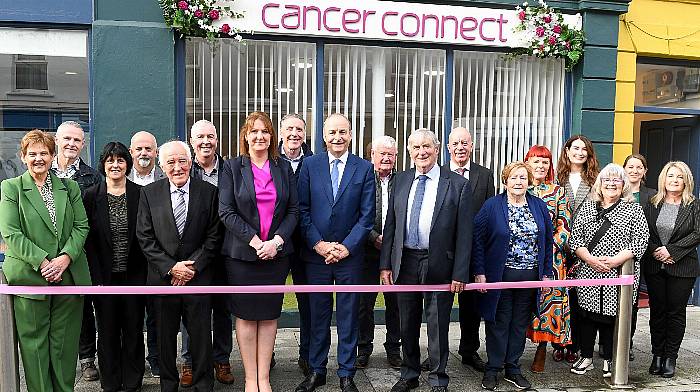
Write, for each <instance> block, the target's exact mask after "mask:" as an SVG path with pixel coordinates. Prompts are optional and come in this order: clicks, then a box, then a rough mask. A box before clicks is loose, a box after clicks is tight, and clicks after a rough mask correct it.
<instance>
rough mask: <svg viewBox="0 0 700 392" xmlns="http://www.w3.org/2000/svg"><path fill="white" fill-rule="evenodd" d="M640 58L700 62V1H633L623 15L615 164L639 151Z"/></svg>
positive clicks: (621, 22) (614, 140)
mask: <svg viewBox="0 0 700 392" xmlns="http://www.w3.org/2000/svg"><path fill="white" fill-rule="evenodd" d="M637 56H644V57H660V58H674V59H686V60H700V0H685V1H662V0H632V2H631V3H630V6H629V11H628V12H627V13H626V14H623V15H621V16H620V29H619V39H618V57H617V77H616V79H617V80H616V84H617V85H616V87H617V89H616V91H617V92H616V97H615V133H614V139H613V143H614V145H613V161H614V162H616V163H620V164H621V163H622V162H623V161H624V159H625V157H626V156H627V155H629V154H631V153H632V152H633V150H634V149H635V148H638V145H639V140H635V139H634V93H635V80H636V70H637Z"/></svg>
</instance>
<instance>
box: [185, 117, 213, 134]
mask: <svg viewBox="0 0 700 392" xmlns="http://www.w3.org/2000/svg"><path fill="white" fill-rule="evenodd" d="M204 125H206V126H209V127H212V128H214V132H215V133H216V126H215V125H214V123H212V122H211V121H209V120H199V121H197V122H195V123H194V124H192V128H190V135H192V132H193V131H194V130H195V129H198V128H199V127H201V126H204Z"/></svg>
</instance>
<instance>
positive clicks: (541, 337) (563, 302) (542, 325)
mask: <svg viewBox="0 0 700 392" xmlns="http://www.w3.org/2000/svg"><path fill="white" fill-rule="evenodd" d="M552 270H553V272H554V279H555V280H566V263H565V262H564V255H563V254H562V253H561V252H560V251H559V250H558V248H557V246H556V245H555V246H554V260H553V261H552ZM537 310H538V314H536V315H535V317H534V319H533V321H532V324H531V325H530V327H529V328H528V330H527V337H528V338H529V339H530V340H532V341H533V342H535V343H543V342H550V343H556V344H559V345H562V346H566V345H569V344H571V308H570V307H569V290H568V288H567V287H551V288H542V289H541V290H540V297H539V299H538V307H537Z"/></svg>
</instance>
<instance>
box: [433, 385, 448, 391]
mask: <svg viewBox="0 0 700 392" xmlns="http://www.w3.org/2000/svg"><path fill="white" fill-rule="evenodd" d="M430 392H447V387H445V386H438V387H430Z"/></svg>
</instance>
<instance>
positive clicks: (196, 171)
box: [180, 120, 234, 388]
mask: <svg viewBox="0 0 700 392" xmlns="http://www.w3.org/2000/svg"><path fill="white" fill-rule="evenodd" d="M190 145H191V146H192V149H193V150H194V162H192V170H191V171H190V176H191V177H192V178H196V179H199V180H203V181H206V182H208V183H210V184H212V185H214V186H215V187H218V186H219V173H221V170H222V169H223V166H224V159H223V158H222V157H221V156H220V155H219V154H217V152H216V149H217V147H218V145H219V139H218V137H217V134H216V127H215V126H214V124H212V123H211V122H210V121H208V120H199V121H197V122H195V123H194V124H193V125H192V128H190ZM221 260H222V259H220V260H217V261H216V262H215V263H214V265H213V266H212V267H213V268H214V271H215V272H214V281H213V282H212V284H214V285H217V286H218V285H226V284H227V282H226V270H225V267H224V263H223V262H222V261H221ZM211 305H212V336H213V337H212V339H213V341H212V356H213V360H214V376H215V378H216V380H217V381H218V382H220V383H222V384H233V382H234V377H233V374H232V373H231V364H230V363H229V357H230V356H231V350H232V349H233V322H232V319H231V310H230V308H229V304H228V295H225V294H219V295H212V296H211ZM182 359H183V362H184V363H183V364H182V373H181V374H180V386H181V387H184V388H187V387H190V386H192V355H191V354H190V337H189V334H188V333H187V329H186V328H182Z"/></svg>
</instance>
